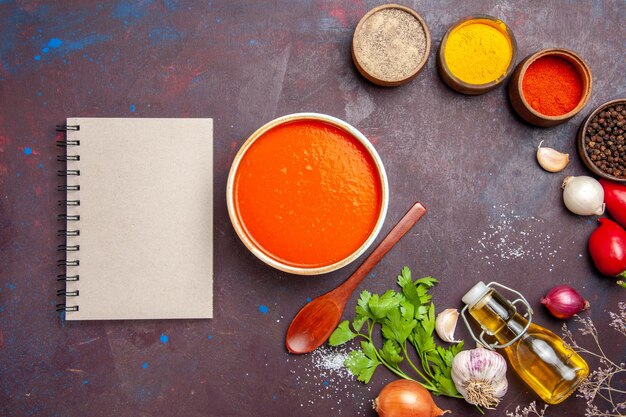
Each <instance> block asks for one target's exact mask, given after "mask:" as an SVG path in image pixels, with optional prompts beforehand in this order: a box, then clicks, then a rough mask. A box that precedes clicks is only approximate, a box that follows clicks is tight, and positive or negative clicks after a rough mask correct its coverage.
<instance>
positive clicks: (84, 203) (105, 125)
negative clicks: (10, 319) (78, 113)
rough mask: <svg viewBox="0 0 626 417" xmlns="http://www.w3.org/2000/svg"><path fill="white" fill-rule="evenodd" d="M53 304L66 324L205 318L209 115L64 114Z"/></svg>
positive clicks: (209, 259)
mask: <svg viewBox="0 0 626 417" xmlns="http://www.w3.org/2000/svg"><path fill="white" fill-rule="evenodd" d="M57 130H64V131H66V135H65V137H64V138H62V139H59V140H58V141H57V145H59V146H60V147H62V148H64V149H65V150H66V152H65V153H63V154H62V155H60V156H59V161H61V162H63V163H64V164H65V165H66V166H65V167H64V168H65V169H60V170H59V175H60V176H62V177H64V178H65V182H64V183H63V184H62V185H60V186H59V190H60V191H65V192H66V199H65V200H62V201H61V202H60V204H61V205H62V206H64V207H65V213H62V214H60V215H59V220H60V222H62V223H60V224H63V227H61V228H60V229H62V230H60V231H59V234H60V235H62V236H66V243H65V244H64V245H61V246H60V247H59V250H60V252H59V253H64V254H65V257H64V259H60V260H59V262H58V266H59V267H60V269H61V270H60V271H59V276H58V277H57V279H58V280H59V281H60V282H62V283H64V284H65V288H61V289H59V290H58V292H57V295H58V296H59V303H58V304H57V310H59V311H65V312H66V313H65V317H66V319H67V320H116V319H182V318H211V317H212V314H213V289H212V287H213V174H212V173H213V170H212V168H213V121H212V119H137V118H68V119H67V125H63V126H58V127H57Z"/></svg>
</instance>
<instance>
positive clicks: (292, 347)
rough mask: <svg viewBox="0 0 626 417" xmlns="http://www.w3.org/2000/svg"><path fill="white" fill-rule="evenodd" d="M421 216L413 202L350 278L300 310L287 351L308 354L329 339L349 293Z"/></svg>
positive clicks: (419, 209)
mask: <svg viewBox="0 0 626 417" xmlns="http://www.w3.org/2000/svg"><path fill="white" fill-rule="evenodd" d="M424 213H426V209H425V208H424V206H422V205H421V204H420V203H415V204H414V205H413V207H411V209H410V210H409V211H408V212H407V213H406V214H405V215H404V217H402V219H400V221H399V222H398V224H396V225H395V226H394V228H393V229H391V232H389V234H388V235H387V236H386V237H385V238H384V239H383V241H382V242H380V244H379V245H378V246H377V247H376V249H374V251H373V252H372V253H371V254H370V256H368V257H367V259H365V261H364V262H363V263H362V264H361V266H359V268H358V269H357V270H356V271H355V272H354V274H352V275H351V276H350V278H348V279H347V280H346V281H344V283H343V284H341V285H340V286H338V287H337V288H335V289H334V290H332V291H330V292H327V293H326V294H324V295H321V296H319V297H317V298H316V299H314V300H312V301H310V302H309V303H307V304H306V305H305V306H304V307H302V309H301V310H300V311H299V312H298V314H297V315H296V317H294V319H293V321H292V322H291V325H289V329H288V330H287V337H286V340H285V344H286V345H287V350H288V351H289V352H291V353H297V354H300V353H309V352H312V351H313V350H315V349H317V348H318V347H319V346H320V345H321V344H322V343H324V342H325V341H326V340H327V339H328V338H329V337H330V335H331V333H332V332H333V331H334V330H335V328H336V327H337V325H338V324H339V320H340V319H341V315H342V314H343V309H344V308H345V306H346V302H347V301H348V299H349V298H350V296H351V295H352V292H353V291H354V290H355V289H356V287H357V286H358V285H359V283H360V282H361V281H362V280H363V278H365V276H366V275H367V274H368V273H369V272H370V271H371V270H372V268H373V267H374V265H376V264H377V263H378V262H379V261H380V260H381V259H382V258H383V256H385V255H386V254H387V252H389V250H390V249H391V248H392V247H393V246H394V245H395V244H396V243H397V242H398V241H399V240H400V239H401V238H402V236H404V235H405V234H406V232H408V231H409V230H410V229H411V227H413V225H414V224H415V223H417V221H418V220H419V219H420V218H421V217H422V216H423V215H424Z"/></svg>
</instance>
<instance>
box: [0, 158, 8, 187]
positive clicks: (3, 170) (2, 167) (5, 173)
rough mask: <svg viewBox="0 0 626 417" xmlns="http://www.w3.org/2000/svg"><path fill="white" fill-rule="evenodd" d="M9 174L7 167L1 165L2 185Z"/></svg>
mask: <svg viewBox="0 0 626 417" xmlns="http://www.w3.org/2000/svg"><path fill="white" fill-rule="evenodd" d="M8 172H9V170H8V169H7V167H6V165H4V164H2V163H0V184H2V183H4V177H6V175H7V173H8Z"/></svg>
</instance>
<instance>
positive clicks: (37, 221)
mask: <svg viewBox="0 0 626 417" xmlns="http://www.w3.org/2000/svg"><path fill="white" fill-rule="evenodd" d="M33 226H35V227H41V222H40V221H39V219H35V220H34V221H33Z"/></svg>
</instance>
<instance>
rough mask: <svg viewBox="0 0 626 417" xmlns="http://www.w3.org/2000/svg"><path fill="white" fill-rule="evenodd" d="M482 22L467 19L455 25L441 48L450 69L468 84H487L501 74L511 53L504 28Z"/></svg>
mask: <svg viewBox="0 0 626 417" xmlns="http://www.w3.org/2000/svg"><path fill="white" fill-rule="evenodd" d="M482 22H484V21H482ZM482 22H481V21H480V20H470V21H468V22H467V23H465V24H462V25H461V26H459V27H457V28H455V29H454V30H453V31H452V32H451V33H450V34H449V35H448V40H447V42H446V45H445V49H444V59H445V61H446V65H447V66H448V68H449V69H450V72H452V74H453V75H454V76H455V77H457V78H458V79H460V80H461V81H464V82H466V83H468V84H476V85H480V84H487V83H490V82H492V81H495V80H497V79H498V78H500V77H502V76H503V75H504V74H505V72H506V69H507V67H508V66H509V63H510V62H511V58H512V56H513V49H512V46H511V40H510V39H509V37H508V36H507V35H506V34H505V32H504V31H505V30H506V28H505V27H502V30H500V29H498V28H496V27H494V26H492V23H491V22H490V23H482ZM495 24H497V23H495ZM502 26H504V25H503V24H502Z"/></svg>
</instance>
